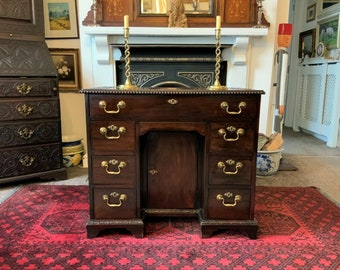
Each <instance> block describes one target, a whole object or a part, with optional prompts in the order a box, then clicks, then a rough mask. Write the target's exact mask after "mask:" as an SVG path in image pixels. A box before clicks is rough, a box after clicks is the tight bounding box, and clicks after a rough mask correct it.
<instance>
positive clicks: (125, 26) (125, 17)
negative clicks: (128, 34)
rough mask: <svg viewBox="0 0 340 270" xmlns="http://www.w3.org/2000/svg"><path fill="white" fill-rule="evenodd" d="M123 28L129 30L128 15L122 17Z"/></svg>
mask: <svg viewBox="0 0 340 270" xmlns="http://www.w3.org/2000/svg"><path fill="white" fill-rule="evenodd" d="M124 28H129V15H125V16H124Z"/></svg>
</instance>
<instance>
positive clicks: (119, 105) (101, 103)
mask: <svg viewBox="0 0 340 270" xmlns="http://www.w3.org/2000/svg"><path fill="white" fill-rule="evenodd" d="M99 107H100V108H102V109H103V110H104V112H106V113H109V114H117V113H119V112H120V109H124V108H125V107H126V103H125V101H123V100H121V101H119V102H118V103H117V110H116V111H114V110H112V111H109V110H106V102H105V101H104V100H101V101H99Z"/></svg>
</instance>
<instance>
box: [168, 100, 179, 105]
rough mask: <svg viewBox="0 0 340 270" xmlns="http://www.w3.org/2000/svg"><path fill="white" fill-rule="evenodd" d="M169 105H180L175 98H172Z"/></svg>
mask: <svg viewBox="0 0 340 270" xmlns="http://www.w3.org/2000/svg"><path fill="white" fill-rule="evenodd" d="M168 103H169V104H171V105H176V104H177V103H178V100H177V99H174V98H170V99H168Z"/></svg>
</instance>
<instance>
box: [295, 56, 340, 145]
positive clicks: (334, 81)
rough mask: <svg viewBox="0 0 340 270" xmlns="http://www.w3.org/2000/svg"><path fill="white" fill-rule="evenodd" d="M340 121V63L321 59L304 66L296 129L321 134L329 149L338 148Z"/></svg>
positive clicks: (299, 88)
mask: <svg viewBox="0 0 340 270" xmlns="http://www.w3.org/2000/svg"><path fill="white" fill-rule="evenodd" d="M339 119H340V61H333V60H324V59H318V60H310V61H307V62H304V63H302V64H300V66H299V76H298V84H297V97H296V104H295V119H294V130H299V129H300V128H302V129H305V130H307V131H311V132H312V133H314V134H316V135H321V136H320V137H325V138H326V141H327V145H328V146H329V147H336V146H337V143H338V132H339Z"/></svg>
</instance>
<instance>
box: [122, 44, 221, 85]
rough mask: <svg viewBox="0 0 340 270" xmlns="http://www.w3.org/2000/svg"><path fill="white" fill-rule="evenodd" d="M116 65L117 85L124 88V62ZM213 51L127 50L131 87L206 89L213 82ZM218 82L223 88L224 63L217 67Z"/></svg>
mask: <svg viewBox="0 0 340 270" xmlns="http://www.w3.org/2000/svg"><path fill="white" fill-rule="evenodd" d="M121 50H122V58H121V59H120V61H117V62H116V65H117V68H116V71H117V84H118V85H120V84H124V83H125V80H126V76H125V59H124V48H121ZM215 65H216V54H215V47H205V46H194V47H189V48H188V47H183V46H179V47H178V46H176V47H170V46H161V47H152V46H150V47H148V46H131V47H130V73H131V77H130V79H131V83H132V84H135V85H137V86H139V87H143V88H155V87H182V88H206V87H208V86H210V85H213V84H214V82H215ZM220 66H221V67H220V76H219V80H220V83H221V85H225V84H226V73H227V62H226V61H221V63H220Z"/></svg>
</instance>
